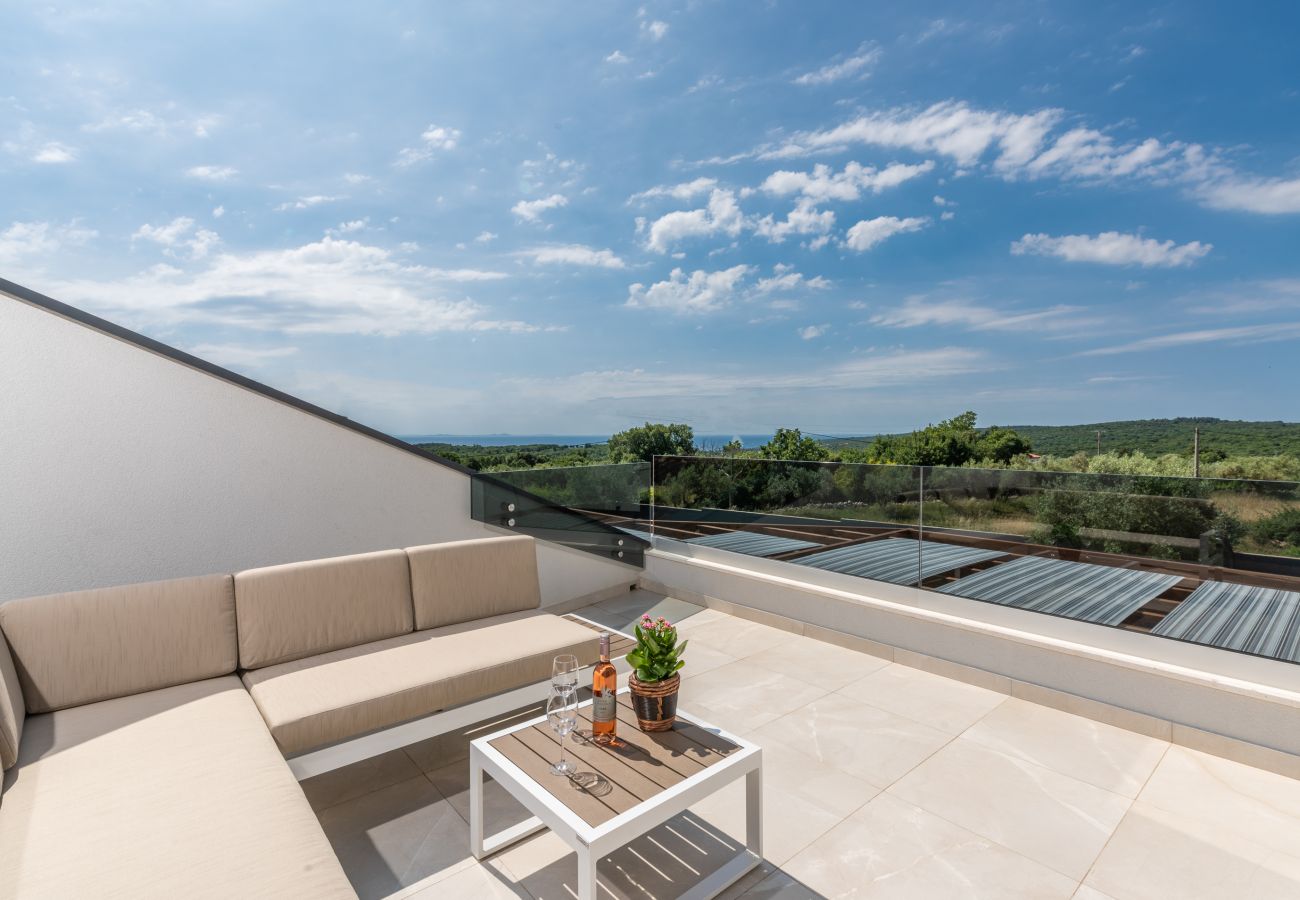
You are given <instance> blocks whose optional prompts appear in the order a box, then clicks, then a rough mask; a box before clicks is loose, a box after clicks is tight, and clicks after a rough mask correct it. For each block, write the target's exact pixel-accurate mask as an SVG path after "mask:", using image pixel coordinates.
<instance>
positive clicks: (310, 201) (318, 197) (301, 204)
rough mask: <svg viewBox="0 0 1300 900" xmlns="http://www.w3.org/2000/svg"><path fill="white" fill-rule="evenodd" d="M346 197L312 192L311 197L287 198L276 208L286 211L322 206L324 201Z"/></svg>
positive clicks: (330, 201) (331, 201) (279, 210)
mask: <svg viewBox="0 0 1300 900" xmlns="http://www.w3.org/2000/svg"><path fill="white" fill-rule="evenodd" d="M345 199H347V198H346V197H334V196H331V195H328V194H312V195H311V196H309V197H299V198H298V199H297V200H286V201H285V202H284V203H281V204H280V205H279V206H277V207H276V208H275V211H276V212H284V211H285V210H286V209H311V208H312V207H313V206H320V205H321V204H322V203H334V202H336V201H338V200H345Z"/></svg>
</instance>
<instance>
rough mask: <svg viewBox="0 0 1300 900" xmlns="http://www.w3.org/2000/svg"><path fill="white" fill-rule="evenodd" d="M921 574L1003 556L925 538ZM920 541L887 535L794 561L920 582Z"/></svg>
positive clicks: (896, 580)
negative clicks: (918, 564)
mask: <svg viewBox="0 0 1300 900" xmlns="http://www.w3.org/2000/svg"><path fill="white" fill-rule="evenodd" d="M920 544H921V552H920V560H919V562H920V577H921V578H929V577H930V576H931V575H938V574H940V573H941V572H948V571H951V570H952V569H959V568H961V567H962V566H968V565H970V564H972V563H977V562H983V561H984V560H986V559H993V558H995V557H998V556H1002V553H1001V552H999V551H997V550H978V549H976V548H974V547H961V546H958V545H955V544H941V543H939V542H938V541H921V542H920ZM916 545H917V541H916V540H915V539H913V538H885V539H884V540H881V541H870V542H868V543H865V544H853V545H851V546H848V547H837V548H836V549H834V550H827V551H826V552H825V553H814V554H812V555H811V556H805V557H802V558H800V559H792V560H790V561H791V562H794V563H798V564H799V565H801V566H812V567H814V568H817V569H829V570H830V571H832V572H843V573H844V574H846V575H857V576H858V577H859V578H871V579H874V580H875V581H888V582H891V583H893V584H915V583H916V582H917V563H918V559H917V547H916Z"/></svg>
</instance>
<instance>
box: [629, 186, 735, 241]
mask: <svg viewBox="0 0 1300 900" xmlns="http://www.w3.org/2000/svg"><path fill="white" fill-rule="evenodd" d="M744 224H745V217H744V216H743V215H741V212H740V207H739V206H738V205H737V204H736V195H735V194H734V193H733V192H731V191H724V190H721V189H714V190H713V192H712V193H710V194H709V205H708V206H707V207H706V208H704V209H693V210H678V211H677V212H670V213H668V214H667V215H665V216H661V217H660V218H659V219H656V220H655V221H654V222H653V223H652V224H651V225H650V226H649V236H648V237H647V239H646V247H647V248H648V249H650V250H653V251H655V252H656V253H667V252H668V250H669V249H670V248H671V247H672V246H673V244H675V243H676V242H678V241H680V240H683V239H685V238H691V237H704V236H708V235H713V234H726V235H729V236H731V237H735V236H736V235H738V234H740V231H741V229H742V228H743V227H744Z"/></svg>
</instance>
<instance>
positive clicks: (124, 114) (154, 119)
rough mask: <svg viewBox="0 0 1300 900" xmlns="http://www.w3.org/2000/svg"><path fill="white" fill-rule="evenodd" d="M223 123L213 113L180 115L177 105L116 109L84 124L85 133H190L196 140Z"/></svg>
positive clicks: (162, 134)
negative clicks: (156, 108)
mask: <svg viewBox="0 0 1300 900" xmlns="http://www.w3.org/2000/svg"><path fill="white" fill-rule="evenodd" d="M221 122H222V117H221V116H218V115H215V114H213V113H205V114H202V115H197V116H191V115H187V114H185V113H184V112H178V111H177V109H176V107H175V104H167V106H166V107H165V108H164V109H161V110H158V111H155V110H151V109H144V108H143V107H140V108H136V109H119V110H115V111H112V112H109V113H107V114H105V115H103V116H101V117H100V118H99V119H98V120H97V121H94V122H88V123H86V124H85V125H82V126H81V130H82V131H85V132H88V133H90V134H99V133H102V132H113V131H125V132H131V133H137V134H143V133H148V134H156V135H160V136H164V137H165V136H169V135H172V134H174V133H176V132H188V133H190V134H192V135H194V136H195V137H200V138H205V137H208V136H209V135H210V134H211V133H212V129H213V128H215V127H216V126H217V125H219V124H221Z"/></svg>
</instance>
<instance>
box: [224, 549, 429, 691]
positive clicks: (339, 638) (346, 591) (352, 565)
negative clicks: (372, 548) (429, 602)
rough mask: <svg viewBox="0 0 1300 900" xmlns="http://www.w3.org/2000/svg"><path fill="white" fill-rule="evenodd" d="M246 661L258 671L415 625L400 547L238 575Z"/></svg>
mask: <svg viewBox="0 0 1300 900" xmlns="http://www.w3.org/2000/svg"><path fill="white" fill-rule="evenodd" d="M235 609H236V611H237V613H238V616H239V665H240V667H241V668H244V669H257V668H261V667H262V666H272V665H275V664H276V663H282V662H289V661H290V660H294V659H302V658H304V657H307V656H314V655H315V654H317V653H326V652H328V651H330V650H341V649H343V648H344V647H355V646H356V645H357V644H366V643H369V642H370V641H378V640H381V639H383V638H390V637H396V636H397V635H399V634H407V633H408V632H410V630H411V622H412V614H411V573H410V568H409V565H408V563H407V561H406V554H405V553H404V552H402V551H401V550H381V551H379V552H377V553H359V554H357V555H355V556H339V557H335V558H333V559H314V560H309V561H308V562H298V563H288V564H287V565H283V566H268V567H267V568H264V569H248V570H247V571H244V572H240V573H238V574H237V575H235Z"/></svg>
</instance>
